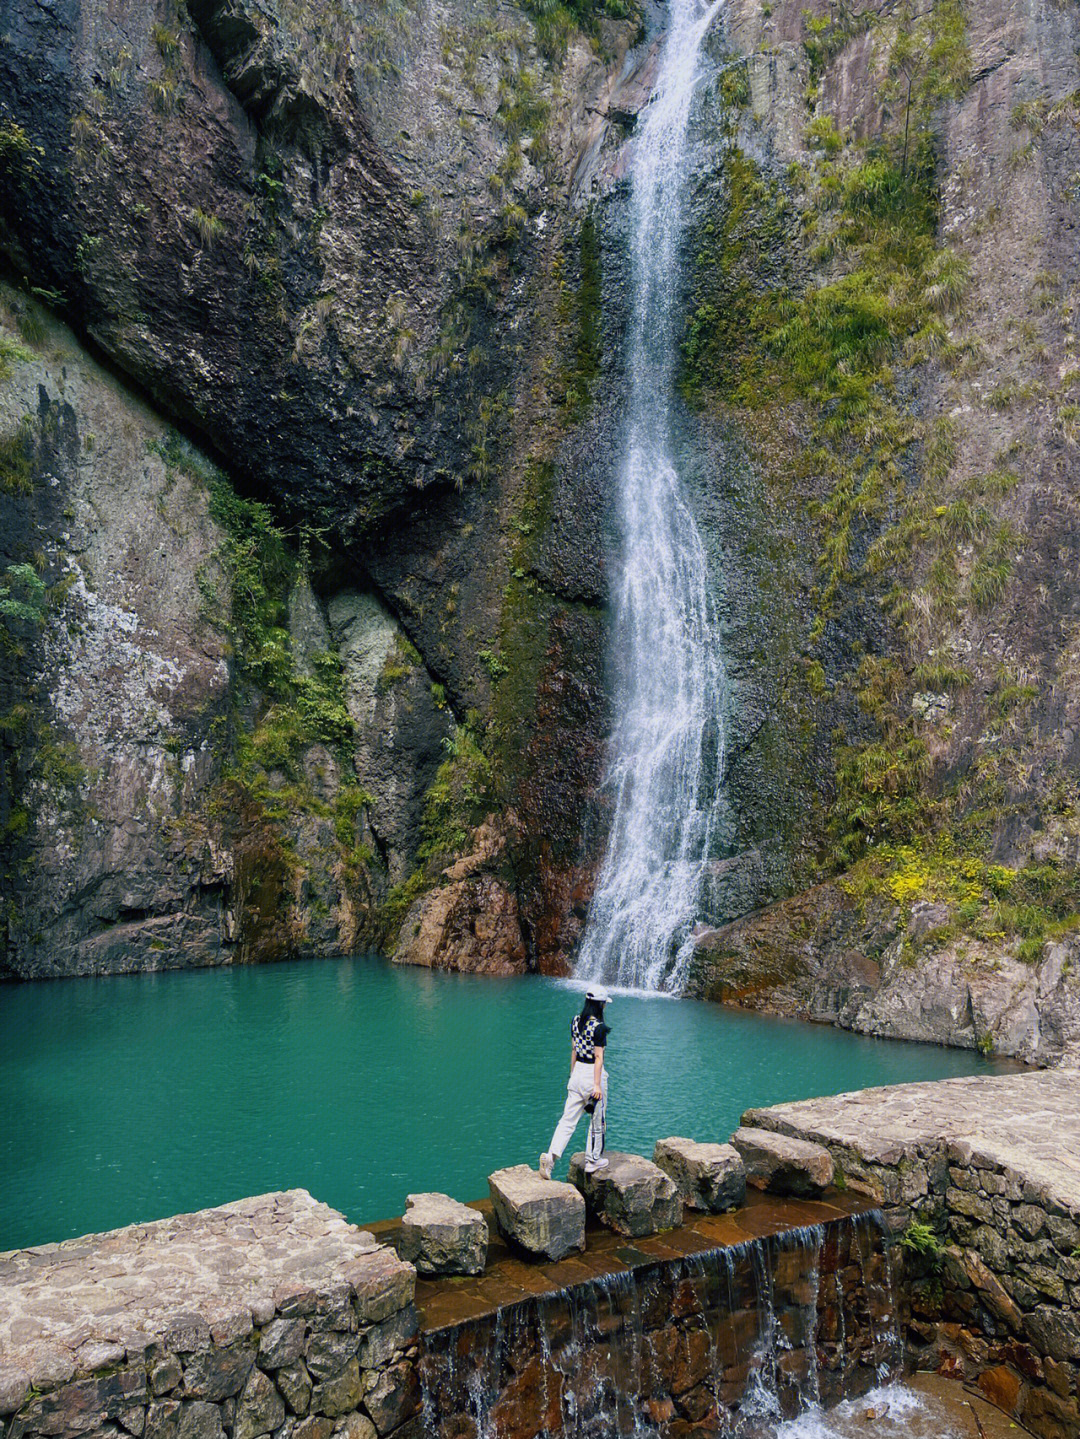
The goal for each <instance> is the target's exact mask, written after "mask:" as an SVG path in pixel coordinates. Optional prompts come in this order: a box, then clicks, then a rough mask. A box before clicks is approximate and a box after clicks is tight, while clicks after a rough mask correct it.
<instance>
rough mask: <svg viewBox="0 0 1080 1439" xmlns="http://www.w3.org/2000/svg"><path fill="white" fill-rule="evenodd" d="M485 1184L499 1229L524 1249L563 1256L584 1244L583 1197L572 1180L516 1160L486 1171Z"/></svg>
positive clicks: (550, 1255) (547, 1255) (537, 1253)
mask: <svg viewBox="0 0 1080 1439" xmlns="http://www.w3.org/2000/svg"><path fill="white" fill-rule="evenodd" d="M488 1188H489V1190H490V1192H491V1203H492V1205H493V1206H494V1209H495V1221H496V1223H497V1224H498V1226H499V1228H500V1230H501V1231H502V1232H503V1234H505V1235H506V1237H507V1239H510V1240H512V1241H513V1243H514V1244H517V1245H518V1246H519V1247H520V1248H522V1249H524V1250H525V1251H526V1253H528V1254H535V1255H537V1256H538V1257H540V1258H543V1259H564V1258H565V1257H566V1255H568V1254H570V1253H571V1252H572V1251H573V1250H575V1249H584V1248H585V1201H584V1199H582V1197H581V1195H580V1194H579V1193H578V1191H577V1190H576V1189H575V1188H574V1186H573V1185H572V1184H560V1183H558V1182H557V1181H556V1180H552V1179H542V1178H541V1177H540V1175H539V1174H538V1173H537V1171H536V1170H535V1169H530V1168H529V1166H528V1165H527V1164H516V1165H514V1166H513V1167H512V1168H510V1169H497V1170H496V1171H495V1173H494V1174H491V1175H489V1176H488Z"/></svg>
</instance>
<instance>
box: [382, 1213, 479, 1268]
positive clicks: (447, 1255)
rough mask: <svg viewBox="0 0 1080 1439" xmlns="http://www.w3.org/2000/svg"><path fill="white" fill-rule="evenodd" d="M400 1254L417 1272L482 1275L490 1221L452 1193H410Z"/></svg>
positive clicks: (399, 1247)
mask: <svg viewBox="0 0 1080 1439" xmlns="http://www.w3.org/2000/svg"><path fill="white" fill-rule="evenodd" d="M406 1203H407V1205H408V1208H407V1209H406V1211H405V1217H404V1218H403V1219H402V1221H401V1240H400V1243H399V1245H398V1253H399V1254H400V1255H401V1257H402V1259H407V1260H408V1261H409V1263H410V1264H414V1265H415V1266H416V1272H417V1273H418V1274H483V1272H484V1264H485V1262H486V1260H487V1245H488V1227H487V1220H486V1219H485V1218H484V1216H483V1215H482V1214H480V1213H479V1212H478V1211H477V1210H475V1209H470V1208H469V1206H468V1205H467V1204H461V1203H459V1202H458V1200H456V1199H451V1197H450V1195H449V1194H410V1195H409V1196H408V1199H407V1200H406Z"/></svg>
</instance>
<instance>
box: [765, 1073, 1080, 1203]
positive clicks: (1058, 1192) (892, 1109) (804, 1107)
mask: <svg viewBox="0 0 1080 1439" xmlns="http://www.w3.org/2000/svg"><path fill="white" fill-rule="evenodd" d="M1078 1094H1080V1071H1076V1070H1063V1069H1055V1070H1040V1071H1037V1072H1035V1073H1026V1074H1007V1075H985V1076H982V1075H975V1076H971V1077H967V1078H963V1079H944V1080H938V1081H934V1082H931V1083H924V1084H896V1085H890V1086H887V1087H883V1088H879V1089H861V1090H857V1091H854V1092H852V1093H850V1094H837V1095H832V1096H830V1097H829V1098H826V1099H807V1100H801V1101H799V1102H798V1103H795V1104H777V1105H773V1106H771V1107H770V1108H768V1109H749V1110H747V1112H746V1113H745V1114H744V1115H743V1118H742V1122H743V1124H744V1125H750V1126H753V1127H754V1128H758V1129H772V1130H776V1131H777V1132H779V1133H781V1134H789V1135H792V1136H794V1137H796V1138H799V1139H809V1140H811V1141H813V1142H815V1143H817V1144H824V1145H825V1146H827V1147H828V1148H830V1149H832V1150H834V1152H835V1151H837V1150H839V1151H841V1152H840V1154H839V1155H838V1157H839V1158H840V1159H841V1162H843V1160H844V1157H845V1155H846V1156H848V1157H850V1158H851V1159H854V1160H856V1161H859V1162H861V1163H862V1164H864V1165H869V1166H881V1167H884V1168H889V1169H894V1168H897V1167H898V1166H900V1165H902V1164H903V1163H904V1162H905V1161H913V1160H916V1159H919V1158H922V1159H931V1158H934V1157H938V1156H940V1157H942V1158H944V1159H945V1160H947V1161H948V1162H951V1163H953V1164H960V1165H962V1166H964V1167H965V1168H966V1167H968V1166H972V1165H973V1166H975V1167H976V1168H978V1169H983V1170H995V1171H1000V1172H1002V1173H1006V1172H1008V1173H1011V1174H1013V1175H1015V1176H1022V1183H1023V1186H1024V1188H1025V1190H1026V1191H1027V1193H1028V1194H1030V1195H1031V1196H1033V1198H1034V1199H1035V1200H1036V1202H1039V1203H1042V1204H1047V1203H1048V1204H1050V1205H1053V1206H1057V1207H1059V1208H1060V1209H1062V1210H1063V1211H1064V1212H1066V1213H1068V1214H1069V1215H1070V1216H1071V1217H1073V1218H1080V1105H1078V1103H1077V1095H1078ZM849 1177H850V1176H849ZM875 1197H877V1198H880V1199H882V1200H883V1201H884V1202H895V1201H894V1200H891V1199H890V1197H889V1196H888V1195H885V1194H877V1195H876V1196H875Z"/></svg>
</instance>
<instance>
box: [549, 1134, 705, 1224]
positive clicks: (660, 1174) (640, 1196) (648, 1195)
mask: <svg viewBox="0 0 1080 1439" xmlns="http://www.w3.org/2000/svg"><path fill="white" fill-rule="evenodd" d="M606 1157H607V1160H608V1165H607V1168H606V1169H601V1170H599V1171H598V1172H597V1173H596V1174H586V1172H585V1155H584V1154H575V1155H574V1157H573V1159H571V1161H570V1183H571V1184H572V1185H573V1186H574V1187H575V1189H580V1190H581V1192H582V1194H583V1195H584V1196H585V1202H586V1204H587V1205H588V1207H589V1209H590V1210H591V1211H592V1212H593V1213H594V1214H595V1215H596V1217H597V1218H598V1219H599V1220H600V1221H601V1223H603V1224H606V1225H607V1226H608V1228H609V1229H614V1230H615V1232H616V1233H617V1234H627V1235H629V1236H630V1237H631V1238H634V1239H638V1238H641V1236H642V1235H645V1234H655V1233H656V1232H657V1230H659V1229H674V1228H675V1226H676V1225H677V1224H681V1223H682V1198H681V1196H680V1194H679V1189H678V1186H677V1185H676V1183H675V1181H674V1180H673V1179H672V1178H671V1177H670V1175H667V1174H665V1173H664V1171H663V1170H662V1169H661V1168H659V1166H658V1165H655V1164H653V1162H652V1161H651V1160H650V1159H644V1158H642V1156H641V1155H640V1154H619V1153H616V1152H613V1151H609V1152H608V1154H607V1156H606Z"/></svg>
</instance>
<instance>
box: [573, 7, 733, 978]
mask: <svg viewBox="0 0 1080 1439" xmlns="http://www.w3.org/2000/svg"><path fill="white" fill-rule="evenodd" d="M719 3H720V0H713V3H711V4H703V3H702V0H671V6H670V22H671V23H670V27H669V29H668V33H667V37H666V40H665V42H664V47H663V51H662V54H661V57H660V67H659V74H658V77H657V82H656V90H655V92H654V94H653V97H652V99H651V101H650V103H649V105H648V107H647V108H646V110H645V111H644V112H643V115H642V117H641V124H640V130H639V133H638V136H637V137H636V139H635V141H634V148H633V156H632V160H631V178H632V185H633V214H632V254H631V266H632V285H633V318H632V328H631V336H630V351H629V383H628V395H627V404H626V419H625V434H626V448H625V453H624V456H623V460H622V471H621V481H620V520H621V554H620V557H619V566H618V574H617V580H616V585H615V590H614V595H613V603H614V623H613V633H612V657H613V672H614V681H615V723H614V728H613V734H612V738H611V745H610V751H609V758H608V771H607V777H606V787H607V789H608V790H609V792H610V793H611V794H612V796H613V800H614V814H613V819H612V826H611V833H610V835H609V838H608V844H607V850H606V853H605V856H604V860H603V864H602V867H601V872H600V876H599V879H598V883H597V889H596V893H595V895H594V898H593V901H592V906H591V908H590V912H589V921H588V924H587V926H586V931H585V936H584V938H583V940H582V948H581V954H580V957H579V960H578V965H577V974H578V975H579V977H581V978H583V979H603V980H606V981H608V982H612V983H616V984H621V985H629V986H633V987H636V988H644V989H660V988H665V989H677V988H678V987H679V981H680V975H681V970H682V969H683V967H684V965H685V962H686V960H687V958H688V957H689V950H690V943H691V941H690V931H691V927H692V925H693V922H694V918H695V915H696V911H697V906H698V901H699V895H700V889H701V880H702V874H703V870H704V866H705V863H706V861H707V860H708V859H709V857H710V847H711V842H712V831H713V823H714V814H715V808H716V797H717V793H718V789H719V784H720V779H721V776H722V774H723V767H724V725H723V708H724V691H725V678H724V669H723V663H722V660H721V656H720V644H719V640H718V636H717V633H716V627H715V621H714V617H713V614H712V607H711V603H710V597H709V583H708V563H707V558H706V554H705V547H704V545H703V543H702V539H701V534H700V532H699V530H698V527H697V524H696V522H695V520H694V516H693V514H692V512H691V510H690V507H689V505H688V504H687V501H686V496H685V494H684V491H683V485H682V482H681V480H680V477H679V474H678V471H677V469H676V466H675V461H674V458H673V456H674V451H675V446H674V443H673V435H672V405H673V399H674V366H675V357H676V354H677V350H678V331H677V327H676V323H675V311H676V306H675V296H676V290H677V271H678V247H679V239H680V235H681V231H682V192H683V188H684V180H685V168H686V133H687V123H688V119H689V114H690V102H691V99H692V97H693V92H694V85H695V81H696V78H697V73H698V62H699V55H700V50H701V43H702V40H703V39H704V36H705V32H706V30H707V29H708V27H709V23H710V21H711V20H712V18H713V16H714V14H715V13H716V10H717V8H718V6H719Z"/></svg>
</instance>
